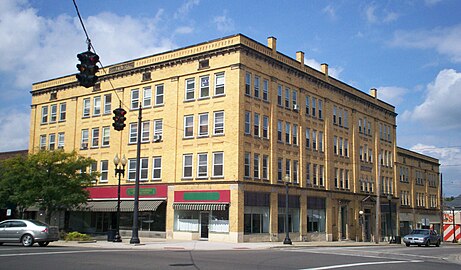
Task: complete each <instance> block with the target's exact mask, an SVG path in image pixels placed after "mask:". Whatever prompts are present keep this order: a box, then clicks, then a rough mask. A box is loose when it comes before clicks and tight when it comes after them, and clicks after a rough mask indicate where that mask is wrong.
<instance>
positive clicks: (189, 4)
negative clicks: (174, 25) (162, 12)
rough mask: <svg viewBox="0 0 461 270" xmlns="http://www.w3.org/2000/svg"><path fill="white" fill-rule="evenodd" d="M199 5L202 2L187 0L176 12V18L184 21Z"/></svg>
mask: <svg viewBox="0 0 461 270" xmlns="http://www.w3.org/2000/svg"><path fill="white" fill-rule="evenodd" d="M199 4H200V0H186V1H185V2H184V3H183V4H182V5H181V6H180V7H179V9H178V10H177V11H176V12H175V14H174V18H175V19H183V18H185V17H187V14H188V13H189V12H190V11H191V10H192V9H193V8H194V6H198V5H199Z"/></svg>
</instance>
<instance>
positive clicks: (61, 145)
mask: <svg viewBox="0 0 461 270" xmlns="http://www.w3.org/2000/svg"><path fill="white" fill-rule="evenodd" d="M63 148H64V132H59V133H58V149H63Z"/></svg>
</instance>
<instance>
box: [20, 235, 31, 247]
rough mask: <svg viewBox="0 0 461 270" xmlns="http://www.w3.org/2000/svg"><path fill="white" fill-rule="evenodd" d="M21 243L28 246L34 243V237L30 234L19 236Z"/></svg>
mask: <svg viewBox="0 0 461 270" xmlns="http://www.w3.org/2000/svg"><path fill="white" fill-rule="evenodd" d="M21 243H22V245H23V246H25V247H30V246H32V245H33V244H34V237H33V236H32V235H30V234H25V235H23V236H22V238H21Z"/></svg>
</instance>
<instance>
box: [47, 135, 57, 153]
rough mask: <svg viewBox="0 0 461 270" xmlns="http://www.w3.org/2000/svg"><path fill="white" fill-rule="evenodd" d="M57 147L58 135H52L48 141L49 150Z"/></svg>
mask: <svg viewBox="0 0 461 270" xmlns="http://www.w3.org/2000/svg"><path fill="white" fill-rule="evenodd" d="M55 146H56V134H54V133H51V134H50V136H49V139H48V149H49V150H54V148H55Z"/></svg>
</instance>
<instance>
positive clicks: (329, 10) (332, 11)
mask: <svg viewBox="0 0 461 270" xmlns="http://www.w3.org/2000/svg"><path fill="white" fill-rule="evenodd" d="M322 12H323V13H325V14H326V15H327V16H328V17H329V18H330V19H332V20H335V19H336V9H335V8H334V7H333V6H332V5H328V6H326V7H325V8H323V9H322Z"/></svg>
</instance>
